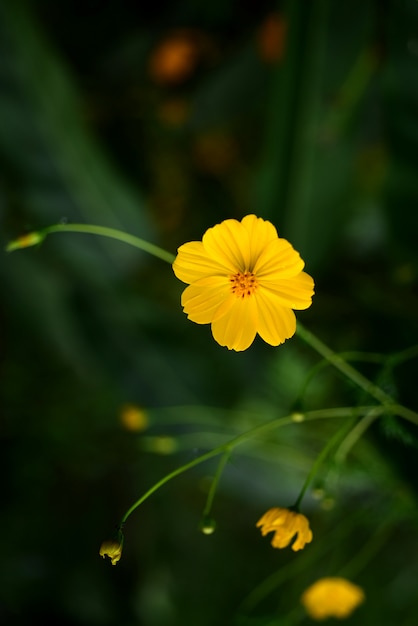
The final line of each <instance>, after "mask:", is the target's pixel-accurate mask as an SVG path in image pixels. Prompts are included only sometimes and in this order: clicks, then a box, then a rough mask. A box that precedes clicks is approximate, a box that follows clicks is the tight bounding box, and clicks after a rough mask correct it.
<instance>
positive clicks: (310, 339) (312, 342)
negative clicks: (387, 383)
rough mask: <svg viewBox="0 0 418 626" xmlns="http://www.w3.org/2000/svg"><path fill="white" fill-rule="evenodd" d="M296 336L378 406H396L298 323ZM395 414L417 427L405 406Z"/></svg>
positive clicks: (417, 415)
mask: <svg viewBox="0 0 418 626" xmlns="http://www.w3.org/2000/svg"><path fill="white" fill-rule="evenodd" d="M296 332H297V334H298V336H299V337H300V338H301V339H303V341H305V343H307V344H308V345H309V346H311V348H313V349H314V350H315V351H316V352H318V354H320V355H321V356H323V357H324V358H325V359H327V361H329V362H330V363H331V364H332V365H333V366H334V367H335V368H336V369H338V370H340V372H342V373H343V374H344V375H345V376H347V378H349V379H350V380H351V381H352V382H353V383H354V384H356V385H357V386H358V387H360V388H361V389H363V391H365V392H366V393H367V394H369V395H370V396H372V397H373V398H375V399H376V400H377V401H378V402H380V404H382V405H383V406H385V407H386V408H387V409H389V406H394V405H396V403H395V400H394V399H393V398H392V397H391V396H390V395H389V394H387V393H386V392H385V391H383V389H381V388H380V387H378V386H377V385H375V384H374V383H372V381H371V380H369V379H368V378H366V377H365V376H363V374H360V372H359V371H357V370H356V369H355V368H354V367H352V366H351V365H349V364H348V363H347V362H346V361H345V360H344V359H343V358H342V356H341V355H339V354H336V353H335V352H333V351H332V350H331V349H330V348H328V346H326V345H325V344H324V343H322V341H321V340H320V339H318V337H316V336H315V335H314V334H312V333H311V332H310V331H309V330H307V329H306V328H305V327H304V326H303V325H302V324H301V323H300V322H298V325H297V331H296ZM396 414H397V415H399V416H400V417H403V418H404V419H406V420H408V421H409V422H412V423H413V424H416V425H418V413H416V412H415V411H411V409H408V408H407V407H405V406H402V405H396Z"/></svg>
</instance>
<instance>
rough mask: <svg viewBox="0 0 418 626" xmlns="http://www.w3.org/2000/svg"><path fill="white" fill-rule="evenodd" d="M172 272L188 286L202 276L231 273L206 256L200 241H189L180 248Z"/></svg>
mask: <svg viewBox="0 0 418 626" xmlns="http://www.w3.org/2000/svg"><path fill="white" fill-rule="evenodd" d="M173 271H174V273H175V275H176V276H177V278H178V279H179V280H182V281H183V282H184V283H188V284H190V283H193V282H194V281H196V280H199V278H202V277H204V276H210V275H216V276H221V275H229V274H230V273H231V272H230V270H229V269H228V268H226V267H225V266H223V265H222V264H220V263H219V262H218V261H217V260H215V259H213V258H211V257H210V256H209V255H208V254H207V252H206V251H205V249H204V247H203V244H202V242H201V241H190V242H189V243H185V244H183V245H182V246H180V248H179V249H178V251H177V257H176V259H175V261H174V263H173Z"/></svg>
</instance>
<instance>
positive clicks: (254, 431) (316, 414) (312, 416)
mask: <svg viewBox="0 0 418 626" xmlns="http://www.w3.org/2000/svg"><path fill="white" fill-rule="evenodd" d="M374 408H376V407H370V406H363V407H355V408H353V407H337V408H334V409H323V410H316V411H309V412H307V413H305V414H304V416H303V417H304V419H303V420H302V421H305V422H308V421H312V420H317V419H333V418H344V417H351V416H355V415H357V416H360V415H364V414H365V413H368V412H370V410H371V409H374ZM391 409H392V410H393V411H395V409H396V406H395V407H391ZM376 410H379V411H380V412H381V413H383V412H384V411H385V410H386V409H385V408H384V407H377V409H376ZM295 423H296V422H295V419H294V415H293V414H290V415H287V416H285V417H279V418H277V419H274V420H271V421H270V422H266V423H264V424H259V425H258V426H255V427H254V428H251V429H250V430H248V431H246V432H245V433H242V434H241V435H238V436H237V437H234V438H233V439H231V440H230V441H229V442H227V443H225V444H223V445H221V446H218V447H217V448H213V450H210V451H209V452H206V453H205V454H202V455H201V456H199V457H196V458H195V459H193V460H192V461H189V463H185V464H184V465H182V466H181V467H178V468H176V469H175V470H173V471H172V472H170V473H169V474H167V475H166V476H164V477H163V478H161V480H159V481H158V482H157V483H155V484H154V485H153V486H152V487H150V489H148V491H146V492H145V493H144V494H143V495H142V496H141V497H140V498H139V499H138V500H137V501H136V502H134V504H133V505H132V506H131V507H130V508H129V509H128V510H127V511H126V513H125V515H124V516H123V517H122V519H121V522H120V525H119V526H120V527H121V526H123V524H125V522H126V520H127V519H128V517H129V516H130V515H131V513H133V512H134V511H135V509H137V508H138V507H139V506H140V505H141V504H142V503H143V502H145V500H147V499H148V498H149V497H150V496H151V495H152V494H153V493H155V492H156V491H157V490H158V489H159V488H160V487H162V486H163V485H165V484H166V483H168V482H169V481H170V480H172V479H173V478H175V477H176V476H178V475H179V474H183V473H184V472H186V471H187V470H189V469H191V468H192V467H195V466H196V465H200V463H203V462H204V461H207V460H209V459H211V458H212V457H214V456H218V455H219V454H223V453H227V452H228V453H230V452H231V451H232V450H233V449H234V448H235V447H236V446H238V445H240V444H241V443H244V442H245V441H247V440H248V439H252V438H254V437H256V436H259V435H262V434H265V433H266V432H268V431H269V430H274V429H275V428H280V427H281V426H286V425H288V424H295ZM298 423H302V422H300V420H298Z"/></svg>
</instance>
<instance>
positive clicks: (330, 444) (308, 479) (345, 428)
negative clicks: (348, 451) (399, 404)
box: [292, 407, 380, 510]
mask: <svg viewBox="0 0 418 626" xmlns="http://www.w3.org/2000/svg"><path fill="white" fill-rule="evenodd" d="M378 408H380V407H378ZM354 419H355V418H353V419H351V420H350V421H349V423H348V424H344V425H343V427H342V428H340V429H339V430H338V431H337V432H336V433H335V434H334V435H333V437H331V439H329V441H328V442H327V443H326V445H325V446H324V447H323V448H322V450H321V452H320V453H319V454H318V456H317V458H316V459H315V462H314V464H313V465H312V467H311V470H310V472H309V473H308V475H307V477H306V480H305V482H304V483H303V486H302V489H301V491H300V494H299V496H298V498H297V500H296V502H295V504H294V505H293V507H292V508H294V509H296V510H299V506H300V503H301V502H302V499H303V497H304V495H305V493H306V490H307V489H308V487H309V485H310V484H311V482H312V480H313V479H314V478H315V476H316V474H317V473H318V470H319V468H320V467H321V465H322V463H323V462H324V460H325V459H326V457H327V456H328V454H329V452H330V451H331V450H332V448H334V446H335V445H336V444H337V443H338V441H339V440H340V439H342V438H343V437H344V435H345V434H346V432H347V431H348V430H349V429H351V426H352V425H353V422H354Z"/></svg>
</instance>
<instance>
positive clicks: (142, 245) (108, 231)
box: [6, 224, 175, 265]
mask: <svg viewBox="0 0 418 626" xmlns="http://www.w3.org/2000/svg"><path fill="white" fill-rule="evenodd" d="M52 233H85V234H87V235H99V236H101V237H109V238H110V239H116V240H118V241H122V242H123V243H126V244H128V245H130V246H133V247H134V248H138V250H142V251H144V252H148V253H149V254H152V255H153V256H155V257H157V258H158V259H162V260H163V261H166V262H167V263H170V265H171V264H172V263H173V261H174V259H175V257H174V255H172V254H171V253H170V252H167V251H166V250H163V249H162V248H160V247H158V246H156V245H154V244H153V243H149V242H148V241H145V239H141V238H140V237H135V236H134V235H130V234H128V233H125V232H123V231H122V230H116V228H109V227H107V226H97V225H96V224H56V225H54V226H49V227H48V228H45V229H43V230H40V231H38V232H37V233H36V234H37V235H39V238H40V241H42V240H43V239H44V238H45V237H46V236H47V235H51V234H52ZM21 239H24V238H21ZM18 244H19V239H17V240H16V241H12V242H11V243H9V245H8V246H7V248H6V250H7V251H9V252H12V251H13V250H17V249H18V248H19V247H22V246H19V245H18Z"/></svg>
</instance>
